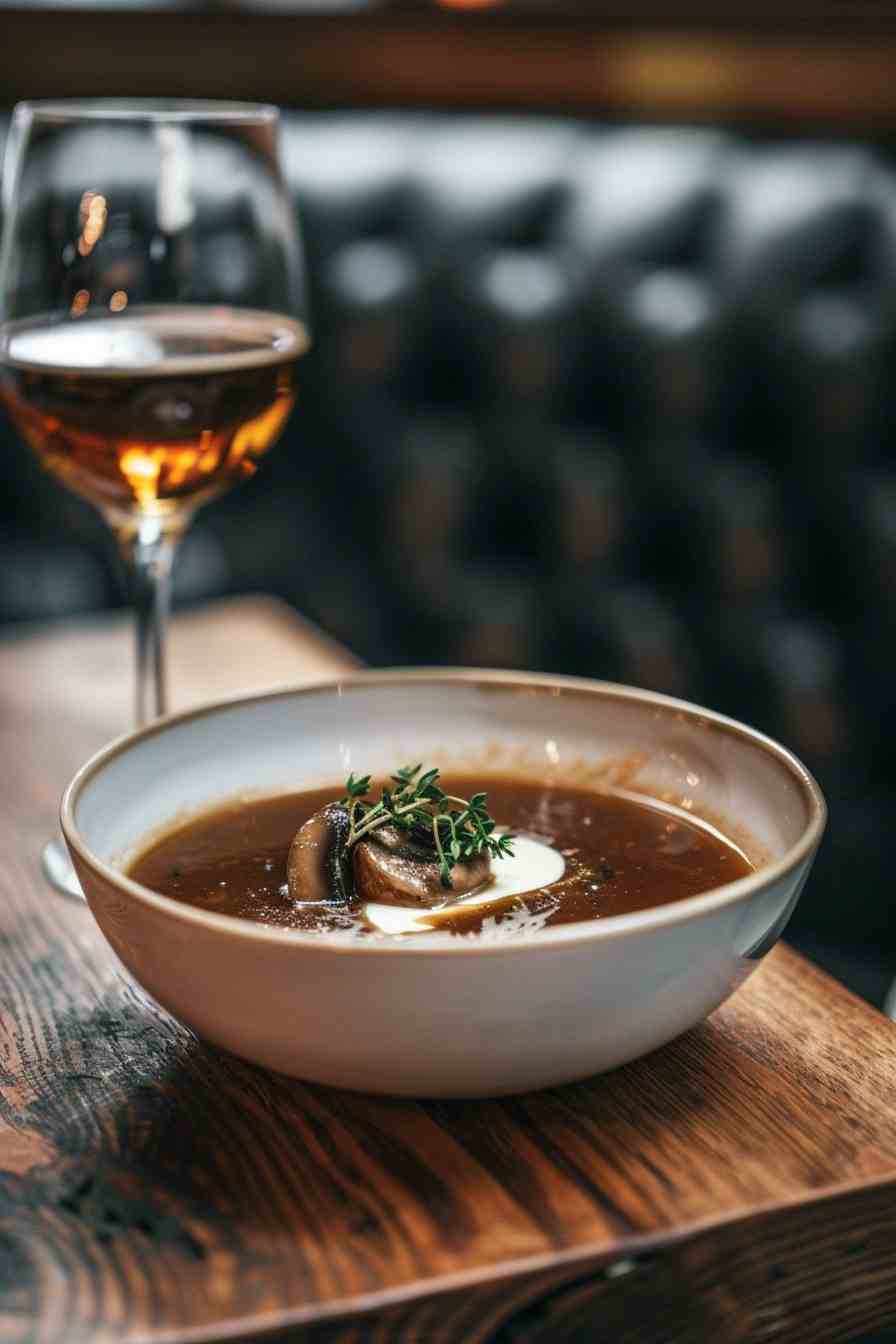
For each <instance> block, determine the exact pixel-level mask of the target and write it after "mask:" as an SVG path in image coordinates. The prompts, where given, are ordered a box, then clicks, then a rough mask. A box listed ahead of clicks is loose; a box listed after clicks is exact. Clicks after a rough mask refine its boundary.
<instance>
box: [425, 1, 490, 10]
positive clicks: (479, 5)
mask: <svg viewBox="0 0 896 1344" xmlns="http://www.w3.org/2000/svg"><path fill="white" fill-rule="evenodd" d="M503 3H504V0H436V4H437V5H439V6H440V7H441V8H442V9H497V8H498V7H499V6H500V5H502V4H503Z"/></svg>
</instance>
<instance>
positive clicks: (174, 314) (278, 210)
mask: <svg viewBox="0 0 896 1344" xmlns="http://www.w3.org/2000/svg"><path fill="white" fill-rule="evenodd" d="M277 138H278V113H277V109H276V108H273V107H267V106H261V105H255V104H237V103H210V102H198V101H155V100H143V99H135V100H117V99H116V100H96V101H88V102H74V101H73V102H68V101H62V102H34V103H21V104H19V105H18V106H17V107H16V108H15V111H14V113H13V119H12V125H11V129H10V135H9V140H8V143H7V150H6V159H5V163H4V172H3V220H4V227H3V237H2V245H0V393H2V396H3V399H4V401H5V404H6V406H7V409H8V410H9V413H10V415H11V417H12V420H13V421H14V423H15V425H16V426H17V428H18V430H19V433H20V434H21V435H22V437H23V439H25V441H26V443H28V445H29V446H30V447H31V448H32V449H33V451H34V452H35V453H36V454H37V456H38V457H39V459H40V460H41V462H42V463H43V465H44V466H45V467H46V468H47V469H48V470H49V471H50V472H52V473H53V474H54V475H55V476H57V477H58V478H59V480H60V481H62V482H63V483H64V484H65V485H67V486H68V488H69V489H70V490H74V491H76V492H77V493H78V494H79V495H82V496H83V497H84V498H85V499H88V500H89V501H90V502H91V503H92V504H94V505H95V506H96V507H97V508H98V509H99V510H100V512H101V513H102V515H103V517H104V518H105V519H106V521H107V523H108V524H109V527H110V528H111V529H112V532H113V534H114V536H115V539H116V541H117V543H118V547H119V549H120V551H121V554H122V556H123V557H124V560H125V563H126V566H127V568H128V571H129V574H130V576H131V579H132V587H133V594H134V606H135V609H136V615H137V691H136V718H137V722H138V724H142V723H145V722H146V721H147V720H148V719H150V718H151V717H153V716H154V715H158V714H163V713H164V712H165V710H166V703H167V693H166V684H165V657H164V654H165V648H164V644H165V624H166V616H167V612H168V606H169V596H170V581H171V566H172V561H173V558H174V553H175V551H176V548H177V543H178V540H179V538H180V537H181V536H182V535H183V533H184V530H185V528H186V527H187V525H188V524H189V522H190V519H191V517H192V515H193V512H194V511H195V509H196V508H197V507H198V506H199V505H200V504H202V503H203V501H205V500H207V499H209V498H211V497H212V496H213V495H216V494H218V493H219V492H220V491H222V490H227V489H229V488H230V487H231V486H232V485H234V484H236V483H237V482H238V481H241V480H243V479H245V478H246V477H248V476H251V475H252V473H253V472H254V471H255V468H256V464H257V462H258V459H259V458H260V457H262V456H263V454H264V453H266V452H267V450H268V449H269V448H270V447H271V445H272V444H273V443H274V441H275V440H276V438H277V437H278V435H279V434H280V431H281V430H282V428H283V426H284V424H285V422H286V419H287V417H288V416H289V413H290V411H291V409H292V405H293V401H294V398H295V378H296V365H297V362H298V360H299V358H300V357H301V355H302V354H303V353H304V351H305V350H306V349H307V347H308V342H309V337H308V327H307V325H306V321H305V317H306V313H305V299H304V288H303V277H302V262H301V249H300V243H299V239H298V235H297V228H296V223H295V214H294V210H293V208H292V203H291V201H290V199H289V196H288V194H287V191H286V188H285V185H284V181H283V176H282V173H281V170H280V163H279V159H278V143H277ZM43 866H44V872H45V873H46V875H47V876H48V877H49V879H50V881H51V882H52V883H53V885H54V886H56V887H57V888H59V889H61V890H63V891H67V892H69V893H70V894H73V895H74V894H80V889H79V887H78V883H77V878H76V877H75V874H74V871H73V869H72V867H71V864H70V862H69V859H68V855H67V853H66V851H65V849H64V847H63V845H62V843H61V841H59V840H55V841H51V843H50V844H49V845H48V846H47V848H46V849H45V851H44V856H43Z"/></svg>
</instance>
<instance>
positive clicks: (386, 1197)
mask: <svg viewBox="0 0 896 1344" xmlns="http://www.w3.org/2000/svg"><path fill="white" fill-rule="evenodd" d="M350 662H351V660H350V659H349V658H348V656H347V655H346V654H345V653H344V652H343V651H341V650H339V649H337V648H334V647H333V646H332V645H329V644H327V642H326V641H324V640H323V639H321V638H320V637H318V636H316V635H315V633H314V632H313V631H311V630H310V629H309V628H308V627H307V626H303V625H302V624H300V623H299V622H298V621H297V620H296V618H294V617H293V616H291V615H289V614H287V613H286V611H285V610H284V609H282V608H280V607H277V606H276V605H275V604H272V603H270V602H258V601H240V602H235V603H229V604H225V605H222V606H220V607H217V608H213V609H211V610H207V611H205V612H203V613H200V614H198V615H193V616H187V617H182V618H181V619H180V620H179V621H178V622H177V623H176V628H175V632H174V666H173V680H174V684H175V687H176V688H177V691H178V693H179V694H178V701H179V703H180V704H185V703H188V702H189V701H194V700H196V699H198V698H200V697H202V696H205V695H208V694H219V693H221V692H223V691H224V690H230V689H236V688H237V687H250V686H251V687H259V686H261V685H264V684H266V683H270V682H273V681H278V680H284V679H293V680H298V679H303V678H308V679H310V678H315V677H321V676H324V675H330V674H333V673H334V672H338V671H339V670H341V669H344V668H346V667H347V666H349V665H350ZM129 673H130V667H129V644H128V641H127V637H126V632H125V630H124V629H123V628H122V627H121V626H120V625H118V624H117V623H112V624H107V625H105V626H97V627H93V628H85V627H77V628H75V629H73V630H68V631H66V632H64V633H61V634H51V635H45V636H42V637H36V638H28V639H23V640H20V641H17V642H14V643H7V644H5V645H2V646H0V741H2V758H0V759H2V762H3V775H2V784H0V789H2V794H3V799H2V801H3V806H2V812H0V835H2V852H3V856H4V857H3V863H2V867H0V1339H2V1340H4V1341H17V1342H19V1341H22V1342H23V1341H26V1340H27V1341H41V1342H43V1341H47V1342H51V1344H59V1342H60V1341H62V1342H63V1344H67V1342H70V1341H71V1342H73V1341H79V1342H83V1344H87V1342H88V1341H90V1344H94V1342H98V1344H102V1341H108V1340H127V1341H129V1342H130V1344H134V1342H135V1341H138V1340H140V1341H146V1344H162V1341H175V1340H178V1341H181V1340H184V1341H185V1340H205V1339H223V1338H228V1339H240V1340H243V1339H246V1338H248V1337H250V1336H251V1335H252V1334H253V1333H254V1332H255V1331H262V1330H264V1331H274V1332H276V1338H277V1339H287V1338H288V1339H289V1340H296V1341H298V1340H301V1341H315V1344H317V1342H318V1341H323V1340H326V1341H339V1342H340V1344H349V1342H350V1341H352V1342H355V1344H361V1342H362V1341H371V1342H372V1344H388V1342H389V1341H416V1342H418V1344H467V1342H470V1344H472V1342H474V1341H477V1342H478V1341H485V1340H489V1341H492V1344H536V1341H538V1342H539V1344H540V1342H542V1341H551V1342H552V1344H556V1342H557V1341H569V1342H570V1344H572V1341H586V1340H587V1341H595V1342H596V1344H601V1342H602V1341H604V1340H606V1341H610V1342H612V1344H626V1341H631V1344H635V1342H637V1344H653V1342H654V1341H656V1344H659V1342H660V1341H662V1344H676V1342H677V1341H695V1344H696V1341H699V1342H700V1344H704V1342H705V1341H710V1342H711V1344H726V1341H741V1340H762V1341H773V1340H782V1341H786V1344H800V1341H819V1342H821V1341H824V1344H834V1341H837V1340H846V1339H849V1338H850V1337H852V1336H854V1335H856V1334H859V1333H861V1332H862V1331H864V1330H869V1329H871V1328H874V1327H877V1326H881V1325H885V1324H887V1323H896V1028H894V1025H893V1024H892V1023H890V1022H888V1021H887V1020H886V1019H885V1018H883V1017H882V1016H880V1015H879V1014H878V1013H876V1012H874V1011H873V1010H872V1009H871V1008H868V1007H866V1006H865V1005H864V1004H862V1003H861V1002H859V1001H858V1000H857V999H855V998H853V997H852V996H851V995H850V994H849V993H847V992H846V991H845V990H844V989H843V988H841V987H840V986H839V985H837V984H836V983H835V982H833V981H832V980H830V979H828V978H827V977H826V976H824V975H823V974H821V973H820V972H819V971H817V970H815V969H813V968H812V967H811V966H810V965H809V964H808V963H806V962H804V961H802V960H801V959H800V958H799V957H797V956H796V955H795V954H794V953H793V952H791V951H789V950H787V949H786V948H784V947H779V948H778V949H777V950H776V951H774V952H773V953H772V954H771V955H770V956H769V957H768V958H767V959H766V961H765V964H764V965H763V966H762V967H761V969H760V970H759V971H758V972H757V973H756V975H755V976H754V978H753V979H752V980H751V981H750V982H749V984H748V985H747V986H746V987H745V988H744V989H743V990H742V991H741V992H740V993H739V994H738V995H736V997H735V998H734V999H733V1000H732V1001H731V1002H730V1003H728V1004H726V1005H725V1007H724V1008H722V1009H721V1010H720V1011H719V1012H717V1013H715V1014H714V1015H713V1017H712V1018H711V1019H710V1021H709V1022H707V1023H706V1024H704V1025H703V1026H702V1027H700V1028H698V1029H697V1030H695V1031H692V1032H689V1033H688V1034H687V1036H685V1037H683V1038H682V1039H681V1040H679V1041H677V1042H676V1043H674V1044H673V1045H671V1046H668V1047H666V1048H665V1049H664V1050H662V1051H660V1052H658V1053H657V1054H655V1055H654V1056H652V1057H650V1058H648V1059H645V1060H642V1061H640V1062H638V1063H636V1064H633V1065H630V1066H629V1067H627V1068H624V1069H620V1070H618V1071H617V1072H616V1073H614V1074H612V1075H609V1076H606V1077H602V1078H595V1079H594V1080H592V1081H590V1082H587V1083H582V1084H578V1085H576V1086H571V1087H565V1088H560V1089H557V1090H555V1091H552V1092H546V1093H542V1094H538V1095H532V1096H527V1097H519V1098H514V1099H510V1100H503V1101H494V1102H475V1103H472V1102H471V1103H456V1102H454V1103H448V1102H440V1103H430V1104H425V1105H418V1104H415V1103H411V1102H407V1101H384V1100H377V1099H371V1098H368V1097H363V1096H356V1095H351V1094H347V1093H337V1092H332V1091H327V1090H325V1089H322V1088H314V1087H306V1086H303V1085H302V1084H300V1083H296V1082H292V1081H290V1080H288V1079H284V1078H279V1077H275V1076H271V1075H268V1074H265V1073H263V1072H261V1071H259V1070H257V1069H254V1068H252V1067H250V1066H249V1065H246V1064H242V1063H240V1062H238V1061H237V1060H234V1059H232V1058H229V1057H227V1056H225V1055H223V1054H220V1053H218V1052H216V1051H215V1050H212V1049H209V1048H207V1047H205V1046H204V1045H202V1044H201V1043H200V1042H199V1041H197V1040H196V1039H195V1037H194V1036H192V1035H191V1033H190V1032H189V1031H187V1030H185V1029H184V1028H182V1027H180V1026H179V1025H178V1024H177V1023H176V1022H174V1021H173V1020H172V1019H171V1018H170V1017H168V1016H167V1015H166V1014H165V1013H164V1012H163V1011H162V1010H161V1009H160V1008H159V1007H158V1006H157V1005H156V1004H154V1003H153V1002H152V1001H151V1000H150V999H148V998H147V996H146V995H145V994H143V992H142V991H141V990H140V989H139V988H137V986H136V985H135V984H134V983H133V981H131V980H130V979H129V978H128V976H127V975H126V974H125V973H124V972H123V971H122V969H121V967H120V966H119V965H118V964H117V962H116V960H115V958H114V956H113V955H112V953H111V952H110V951H109V949H108V948H107V947H106V945H105V943H104V942H103V939H102V938H101V936H100V935H99V933H98V931H97V930H96V928H95V927H94V925H93V922H92V919H91V916H90V914H89V912H88V910H87V909H86V907H82V906H79V905H77V904H75V903H72V902H68V901H65V900H64V899H62V898H60V897H58V896H56V895H54V894H52V893H51V892H50V891H48V890H47V889H46V888H45V887H44V885H43V883H42V881H41V878H40V876H39V873H38V867H37V856H38V852H39V849H40V845H41V843H42V841H43V840H44V838H45V837H46V835H47V834H48V833H49V831H50V830H51V828H52V825H53V822H54V813H55V808H56V803H57V798H58V795H59V792H60V789H61V787H62V785H63V784H64V782H65V780H66V779H67V777H68V776H69V774H70V773H71V772H72V770H73V769H74V767H75V766H76V765H77V764H78V763H79V762H80V760H81V759H82V757H83V756H84V755H85V754H86V753H87V752H88V751H91V750H93V749H94V748H95V747H97V746H98V745H99V744H100V743H101V742H102V741H103V739H104V738H106V737H107V736H108V735H110V734H111V733H113V732H115V731H118V730H119V729H121V728H122V727H124V726H126V722H127V713H128V687H129V683H130V677H129ZM847 898H848V893H844V899H847ZM523 989H524V987H523ZM281 1332H282V1333H281Z"/></svg>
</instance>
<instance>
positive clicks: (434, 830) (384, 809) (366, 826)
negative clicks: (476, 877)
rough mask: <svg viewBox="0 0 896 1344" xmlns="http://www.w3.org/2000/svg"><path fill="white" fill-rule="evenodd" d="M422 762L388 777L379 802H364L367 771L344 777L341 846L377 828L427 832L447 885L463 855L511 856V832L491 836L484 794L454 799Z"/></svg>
mask: <svg viewBox="0 0 896 1344" xmlns="http://www.w3.org/2000/svg"><path fill="white" fill-rule="evenodd" d="M421 770H423V766H422V765H406V766H403V767H402V769H400V770H397V771H396V772H395V774H394V775H393V776H392V784H393V786H394V787H392V788H390V787H388V786H386V788H384V789H383V792H382V797H381V798H380V800H379V802H377V803H372V802H369V801H368V797H367V795H368V794H369V793H370V775H363V776H361V777H359V778H358V779H355V776H354V775H349V777H348V779H347V780H346V785H345V796H344V798H342V799H341V800H340V801H341V802H342V804H343V805H344V806H345V807H347V808H348V815H349V821H350V827H349V833H348V838H347V840H346V842H345V843H346V845H347V846H348V847H349V848H350V847H351V846H352V845H354V844H356V843H357V841H359V840H363V838H364V836H365V835H369V834H370V833H371V831H375V830H378V829H379V827H381V826H397V827H398V828H399V830H402V831H407V832H409V833H410V832H413V831H417V832H418V834H419V833H423V834H424V835H425V836H426V837H427V838H428V837H429V835H430V834H431V835H432V839H433V842H434V844H435V848H436V853H437V855H438V858H439V877H440V879H441V882H442V886H443V887H450V886H451V870H452V868H453V867H454V865H455V864H456V863H462V862H463V861H464V859H473V858H476V857H477V856H478V855H480V854H482V853H483V852H486V853H488V854H489V855H490V857H491V858H495V859H496V858H499V857H501V856H503V855H512V854H513V836H512V835H507V834H501V835H495V833H494V832H495V822H494V821H493V820H492V818H491V817H490V816H489V814H488V809H487V808H486V806H485V802H486V798H487V795H486V794H484V793H474V794H473V797H472V798H469V799H467V798H455V797H453V796H452V795H451V794H448V793H444V792H443V791H442V790H441V789H440V788H439V783H438V781H439V771H438V770H426V771H425V772H424V773H423V774H421V773H420V772H421Z"/></svg>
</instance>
